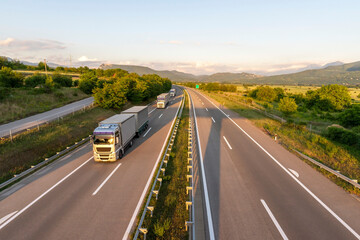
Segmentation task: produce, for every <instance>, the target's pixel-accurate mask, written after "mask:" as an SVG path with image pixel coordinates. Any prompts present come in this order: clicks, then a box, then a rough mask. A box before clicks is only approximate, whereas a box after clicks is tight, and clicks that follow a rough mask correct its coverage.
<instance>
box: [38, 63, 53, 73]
mask: <svg viewBox="0 0 360 240" xmlns="http://www.w3.org/2000/svg"><path fill="white" fill-rule="evenodd" d="M37 69H38V70H44V71H45V63H44V62H39V63H38V67H37ZM46 69H47V70H50V67H49V65H47V64H46Z"/></svg>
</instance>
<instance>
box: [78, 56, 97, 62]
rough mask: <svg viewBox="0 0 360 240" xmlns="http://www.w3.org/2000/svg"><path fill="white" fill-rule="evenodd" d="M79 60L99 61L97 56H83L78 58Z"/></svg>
mask: <svg viewBox="0 0 360 240" xmlns="http://www.w3.org/2000/svg"><path fill="white" fill-rule="evenodd" d="M78 61H79V62H96V61H98V59H97V58H88V57H87V56H81V57H79V58H78Z"/></svg>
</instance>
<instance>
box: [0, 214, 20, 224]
mask: <svg viewBox="0 0 360 240" xmlns="http://www.w3.org/2000/svg"><path fill="white" fill-rule="evenodd" d="M15 213H17V211H15V212H12V213H10V214H8V215H6V216H5V217H3V218H1V219H0V225H1V224H2V223H3V222H5V221H6V220H8V219H9V218H10V217H11V216H12V215H14V214H15Z"/></svg>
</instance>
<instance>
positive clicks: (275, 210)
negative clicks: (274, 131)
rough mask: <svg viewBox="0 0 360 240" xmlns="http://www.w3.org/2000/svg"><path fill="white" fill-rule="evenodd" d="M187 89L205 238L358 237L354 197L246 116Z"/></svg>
mask: <svg viewBox="0 0 360 240" xmlns="http://www.w3.org/2000/svg"><path fill="white" fill-rule="evenodd" d="M188 91H189V93H190V95H191V98H192V101H193V106H194V110H195V116H196V119H195V122H196V123H197V127H196V129H197V136H198V143H199V146H200V147H199V149H198V151H200V153H201V154H199V155H200V157H199V159H198V161H200V162H201V164H200V165H202V170H203V173H202V174H201V178H202V182H203V184H202V186H203V189H202V192H203V206H204V207H203V208H204V219H205V220H204V222H205V223H206V229H207V230H206V234H205V235H206V239H360V236H359V233H360V217H359V216H360V201H359V199H356V198H355V197H354V196H352V195H350V194H348V193H346V192H345V191H344V190H343V189H341V188H340V187H338V186H336V185H335V184H334V183H332V182H331V181H330V180H328V179H327V178H326V177H324V176H323V175H321V174H320V173H318V172H317V171H316V170H314V169H312V168H311V167H310V166H308V165H307V164H306V163H304V162H303V161H302V160H300V159H299V158H298V157H297V156H295V155H294V154H292V153H291V152H289V151H287V150H286V149H285V148H284V147H282V146H281V145H279V144H278V143H276V142H275V141H274V139H272V138H271V137H270V136H268V135H267V134H265V133H264V132H262V131H261V130H260V129H258V128H257V127H255V126H254V125H253V124H252V123H250V121H248V120H247V119H244V118H242V117H240V116H239V115H238V114H237V113H235V112H233V111H230V110H228V109H226V108H224V107H222V108H221V109H220V108H219V107H218V106H219V104H218V103H216V102H215V101H213V100H211V99H209V98H208V97H206V96H204V95H202V94H200V93H198V92H197V91H195V90H191V89H188ZM204 183H205V184H204ZM199 218H200V219H201V218H202V216H195V220H196V219H199ZM195 224H196V222H195Z"/></svg>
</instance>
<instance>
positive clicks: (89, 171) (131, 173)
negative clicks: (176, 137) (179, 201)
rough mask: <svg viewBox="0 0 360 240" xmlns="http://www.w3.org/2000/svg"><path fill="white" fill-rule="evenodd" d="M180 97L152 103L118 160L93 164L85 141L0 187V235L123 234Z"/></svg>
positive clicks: (79, 236) (92, 236) (63, 236)
mask: <svg viewBox="0 0 360 240" xmlns="http://www.w3.org/2000/svg"><path fill="white" fill-rule="evenodd" d="M177 93H178V94H179V93H180V90H179V89H178V91H177ZM181 99H182V95H181V96H179V95H178V96H176V97H175V98H174V99H172V100H171V102H170V104H169V106H168V108H166V109H156V108H154V106H152V107H151V109H150V111H149V112H150V115H149V116H150V121H149V128H148V130H147V131H146V132H144V133H142V135H141V136H140V137H139V138H137V139H135V141H134V145H133V146H132V147H131V148H129V149H128V150H127V151H126V153H125V156H124V157H123V158H122V159H121V160H118V161H117V162H114V163H97V162H95V161H94V160H93V159H92V146H91V145H90V144H85V145H84V146H82V147H81V148H79V149H77V150H76V151H74V152H72V153H71V154H68V155H66V156H65V157H63V158H61V159H59V160H57V161H55V162H54V163H53V164H51V165H49V166H47V167H45V168H43V169H42V170H40V171H38V172H36V173H35V174H33V175H31V176H30V177H28V178H26V179H24V180H22V181H20V182H19V183H17V184H15V185H14V186H12V187H11V188H9V189H7V190H5V191H3V192H2V193H1V194H0V239H9V240H10V239H51V240H52V239H127V238H128V233H129V231H130V230H131V227H132V225H133V223H134V220H135V218H136V216H137V211H138V210H139V208H140V207H141V203H142V199H143V198H144V197H145V195H146V193H147V192H146V187H147V186H148V185H149V183H150V180H151V176H152V173H153V172H154V171H155V168H156V163H157V161H158V159H160V157H161V154H160V153H161V149H162V148H163V146H165V140H166V137H167V136H168V134H169V133H170V130H171V125H172V123H173V122H174V119H175V116H176V113H177V111H178V109H179V106H180V102H181ZM149 129H150V130H149Z"/></svg>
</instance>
